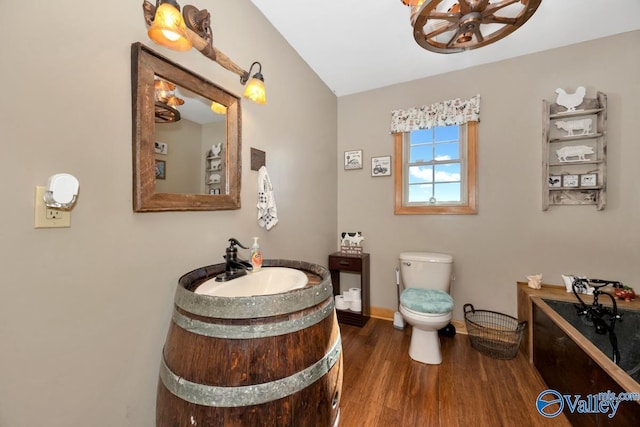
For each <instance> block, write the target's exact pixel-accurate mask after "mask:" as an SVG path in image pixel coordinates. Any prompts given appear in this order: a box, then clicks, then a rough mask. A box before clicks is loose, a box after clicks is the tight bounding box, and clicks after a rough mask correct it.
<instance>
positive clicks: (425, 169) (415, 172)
mask: <svg viewBox="0 0 640 427" xmlns="http://www.w3.org/2000/svg"><path fill="white" fill-rule="evenodd" d="M432 181H433V166H411V167H409V184H421V183H424V182H432ZM429 197H431V196H429Z"/></svg>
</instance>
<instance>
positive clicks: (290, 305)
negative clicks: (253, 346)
mask: <svg viewBox="0 0 640 427" xmlns="http://www.w3.org/2000/svg"><path fill="white" fill-rule="evenodd" d="M329 297H333V287H332V286H331V281H330V280H325V281H323V282H321V283H320V284H317V285H312V286H307V287H304V288H301V289H297V290H295V291H290V292H285V293H282V294H276V295H257V296H251V297H234V298H228V297H214V296H210V295H199V294H195V293H193V292H191V291H189V290H187V289H185V288H183V287H182V286H178V287H177V289H176V295H175V300H174V302H175V304H176V306H178V307H180V308H181V309H183V310H185V311H187V312H189V313H193V314H197V315H200V316H209V317H219V318H222V319H254V318H257V317H269V316H277V315H280V314H287V313H291V312H293V311H297V310H302V309H305V308H309V307H313V306H314V305H317V304H319V303H320V302H322V301H324V300H325V299H327V298H329Z"/></svg>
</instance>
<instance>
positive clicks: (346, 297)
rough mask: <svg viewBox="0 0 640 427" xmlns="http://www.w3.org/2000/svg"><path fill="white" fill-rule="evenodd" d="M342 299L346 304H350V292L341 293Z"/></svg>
mask: <svg viewBox="0 0 640 427" xmlns="http://www.w3.org/2000/svg"><path fill="white" fill-rule="evenodd" d="M342 298H344V300H345V301H346V302H351V300H352V299H353V298H351V291H342Z"/></svg>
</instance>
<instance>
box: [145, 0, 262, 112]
mask: <svg viewBox="0 0 640 427" xmlns="http://www.w3.org/2000/svg"><path fill="white" fill-rule="evenodd" d="M142 10H143V12H144V20H145V22H146V24H147V26H148V27H149V30H148V32H147V35H148V36H149V38H150V39H151V40H153V41H154V42H155V43H158V44H159V45H161V46H165V47H167V48H169V49H174V50H182V51H185V50H189V49H191V48H192V47H195V48H196V49H197V50H198V51H200V53H201V54H203V55H204V56H206V57H207V58H209V59H211V60H212V61H215V62H217V63H218V64H220V65H221V66H222V67H224V68H225V69H227V70H229V71H231V72H233V73H235V74H237V75H239V76H240V83H242V84H243V85H244V84H246V83H247V81H249V77H250V76H251V74H250V71H251V69H250V70H249V71H245V70H244V69H242V68H241V67H239V66H238V65H237V64H236V63H234V62H233V61H232V60H231V59H229V57H228V56H226V55H225V54H224V53H222V52H221V51H220V50H218V49H216V48H215V47H213V34H212V31H211V14H210V13H209V11H208V10H206V9H202V10H199V9H198V8H196V7H195V6H191V5H186V6H184V8H183V9H182V14H181V13H180V6H179V5H178V3H177V2H176V0H156V4H155V6H154V5H153V4H152V3H151V2H149V1H148V0H144V2H143V3H142ZM255 64H258V65H259V66H260V69H259V70H258V73H256V74H255V75H254V76H253V78H252V79H251V81H250V82H249V83H250V84H251V82H252V81H253V80H261V83H262V96H261V97H256V98H255V99H254V98H252V97H251V96H249V95H248V94H247V91H249V86H247V89H246V90H245V96H246V97H247V98H249V99H252V100H254V101H255V102H256V103H258V104H266V97H265V94H264V77H263V76H262V74H261V73H262V65H260V63H259V62H254V63H253V64H252V65H251V68H253V65H255ZM251 87H252V88H253V86H251ZM253 92H254V89H251V93H253Z"/></svg>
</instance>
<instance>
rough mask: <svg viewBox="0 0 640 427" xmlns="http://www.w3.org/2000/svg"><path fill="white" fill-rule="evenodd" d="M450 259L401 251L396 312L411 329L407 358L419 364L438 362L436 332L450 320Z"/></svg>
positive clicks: (445, 255) (429, 253) (436, 254)
mask: <svg viewBox="0 0 640 427" xmlns="http://www.w3.org/2000/svg"><path fill="white" fill-rule="evenodd" d="M452 268H453V257H452V256H451V255H447V254H439V253H433V252H402V253H401V254H400V277H401V278H402V284H403V288H404V290H403V291H402V294H400V313H401V314H402V317H403V318H404V320H405V322H407V323H408V324H410V325H411V326H412V332H411V344H410V345H409V356H410V357H411V358H412V359H413V360H415V361H417V362H421V363H426V364H429V365H439V364H440V363H442V353H441V351H440V338H439V337H438V330H439V329H442V328H444V327H445V326H447V325H448V324H449V322H450V321H451V311H452V310H453V298H451V296H450V295H449V287H450V285H451V273H452Z"/></svg>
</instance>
